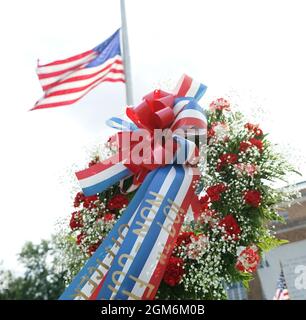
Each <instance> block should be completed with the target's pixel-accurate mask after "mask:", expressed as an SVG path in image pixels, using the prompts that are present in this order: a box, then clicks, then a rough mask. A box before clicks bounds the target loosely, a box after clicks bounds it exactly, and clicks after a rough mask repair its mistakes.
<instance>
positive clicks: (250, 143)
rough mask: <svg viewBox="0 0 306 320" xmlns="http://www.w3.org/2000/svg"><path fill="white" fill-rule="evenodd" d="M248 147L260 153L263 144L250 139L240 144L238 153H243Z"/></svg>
mask: <svg viewBox="0 0 306 320" xmlns="http://www.w3.org/2000/svg"><path fill="white" fill-rule="evenodd" d="M250 147H256V148H257V149H258V150H259V151H260V152H262V150H263V143H262V141H261V140H258V139H256V138H251V139H250V140H248V141H242V142H240V147H239V151H241V152H245V151H246V150H247V149H249V148H250Z"/></svg>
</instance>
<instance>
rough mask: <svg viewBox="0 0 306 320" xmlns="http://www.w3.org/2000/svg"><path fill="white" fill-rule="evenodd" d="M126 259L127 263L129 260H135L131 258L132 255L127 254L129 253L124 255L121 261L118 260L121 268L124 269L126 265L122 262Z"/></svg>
mask: <svg viewBox="0 0 306 320" xmlns="http://www.w3.org/2000/svg"><path fill="white" fill-rule="evenodd" d="M124 258H126V262H127V260H132V261H133V260H134V257H133V256H131V255H130V254H127V253H123V254H122V255H121V256H120V257H119V259H118V264H119V265H120V267H122V268H124V265H125V263H126V262H125V263H123V262H122V260H123V259H124Z"/></svg>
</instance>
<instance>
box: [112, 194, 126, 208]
mask: <svg viewBox="0 0 306 320" xmlns="http://www.w3.org/2000/svg"><path fill="white" fill-rule="evenodd" d="M128 204H129V199H128V198H127V197H125V196H124V195H122V194H117V195H115V196H113V197H112V198H111V199H110V200H109V201H108V204H107V208H108V209H109V210H120V209H122V208H123V207H126V206H127V205H128Z"/></svg>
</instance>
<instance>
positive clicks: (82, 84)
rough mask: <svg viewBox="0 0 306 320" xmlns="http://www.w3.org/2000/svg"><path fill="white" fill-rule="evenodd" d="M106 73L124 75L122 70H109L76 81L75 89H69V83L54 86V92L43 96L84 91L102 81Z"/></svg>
mask: <svg viewBox="0 0 306 320" xmlns="http://www.w3.org/2000/svg"><path fill="white" fill-rule="evenodd" d="M107 72H109V73H121V74H124V72H123V69H116V68H111V69H110V70H107V71H106V72H104V73H103V72H101V73H100V74H98V75H96V77H93V78H90V79H86V80H80V81H77V82H76V83H74V85H75V88H71V84H69V83H68V84H67V83H65V84H61V85H59V86H56V88H54V89H56V90H54V91H52V90H50V92H49V91H48V94H47V95H46V96H45V98H48V97H54V96H59V95H63V94H68V93H74V92H79V91H83V90H86V89H87V88H89V87H90V86H92V85H94V84H95V83H97V82H98V81H100V80H101V79H103V78H104V77H105V74H106V73H107Z"/></svg>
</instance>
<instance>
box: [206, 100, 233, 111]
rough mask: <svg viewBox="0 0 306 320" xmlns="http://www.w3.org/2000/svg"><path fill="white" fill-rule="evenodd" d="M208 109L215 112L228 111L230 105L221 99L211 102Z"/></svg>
mask: <svg viewBox="0 0 306 320" xmlns="http://www.w3.org/2000/svg"><path fill="white" fill-rule="evenodd" d="M209 108H210V110H211V111H213V112H214V111H216V110H220V111H222V110H227V111H229V110H230V104H229V102H228V101H227V100H225V99H223V98H219V99H217V100H215V101H213V102H212V103H211V104H210V105H209Z"/></svg>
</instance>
